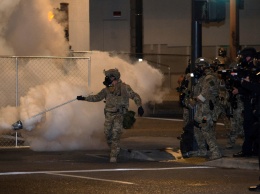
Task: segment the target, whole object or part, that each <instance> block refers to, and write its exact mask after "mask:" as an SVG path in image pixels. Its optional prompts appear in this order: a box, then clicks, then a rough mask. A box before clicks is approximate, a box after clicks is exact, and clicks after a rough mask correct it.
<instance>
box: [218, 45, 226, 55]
mask: <svg viewBox="0 0 260 194" xmlns="http://www.w3.org/2000/svg"><path fill="white" fill-rule="evenodd" d="M218 56H221V57H225V56H227V51H226V49H224V48H222V47H221V48H219V49H218Z"/></svg>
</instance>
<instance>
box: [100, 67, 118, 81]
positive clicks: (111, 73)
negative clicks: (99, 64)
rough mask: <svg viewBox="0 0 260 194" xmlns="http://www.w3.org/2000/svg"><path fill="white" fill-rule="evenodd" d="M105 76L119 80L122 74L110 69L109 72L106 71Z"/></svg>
mask: <svg viewBox="0 0 260 194" xmlns="http://www.w3.org/2000/svg"><path fill="white" fill-rule="evenodd" d="M104 74H105V76H106V77H115V79H117V80H118V79H119V78H120V72H119V71H118V69H116V68H115V69H109V70H107V71H105V70H104Z"/></svg>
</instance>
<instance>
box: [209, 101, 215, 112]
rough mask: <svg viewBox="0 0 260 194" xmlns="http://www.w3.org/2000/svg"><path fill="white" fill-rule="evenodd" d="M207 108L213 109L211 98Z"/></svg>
mask: <svg viewBox="0 0 260 194" xmlns="http://www.w3.org/2000/svg"><path fill="white" fill-rule="evenodd" d="M209 109H210V110H214V104H213V102H212V100H210V101H209Z"/></svg>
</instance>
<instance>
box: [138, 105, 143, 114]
mask: <svg viewBox="0 0 260 194" xmlns="http://www.w3.org/2000/svg"><path fill="white" fill-rule="evenodd" d="M143 114H144V109H143V107H142V106H139V108H138V115H139V116H143Z"/></svg>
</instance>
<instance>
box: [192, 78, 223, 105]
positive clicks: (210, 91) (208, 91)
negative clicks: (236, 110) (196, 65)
mask: <svg viewBox="0 0 260 194" xmlns="http://www.w3.org/2000/svg"><path fill="white" fill-rule="evenodd" d="M218 96H219V83H218V78H217V77H216V76H215V74H213V73H208V74H206V75H205V76H202V77H201V78H200V79H199V81H198V83H197V84H196V85H195V88H194V97H196V98H197V99H199V100H200V101H201V102H206V101H207V102H208V101H209V100H212V101H213V103H214V102H215V101H216V99H217V97H218Z"/></svg>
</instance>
